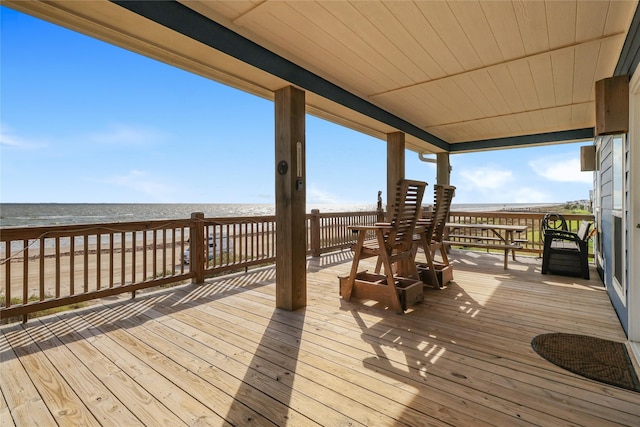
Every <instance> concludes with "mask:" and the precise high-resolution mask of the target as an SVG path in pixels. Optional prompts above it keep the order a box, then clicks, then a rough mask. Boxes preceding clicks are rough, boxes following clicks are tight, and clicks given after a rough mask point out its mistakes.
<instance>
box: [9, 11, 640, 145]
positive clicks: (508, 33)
mask: <svg viewBox="0 0 640 427" xmlns="http://www.w3.org/2000/svg"><path fill="white" fill-rule="evenodd" d="M22 3H23V2H14V1H8V2H6V3H5V4H8V5H10V6H11V7H15V8H16V9H19V10H23V11H26V12H27V13H32V14H35V15H36V16H41V17H45V19H49V20H53V21H54V22H58V23H60V24H62V25H66V26H69V27H71V28H74V29H76V30H79V31H82V32H85V33H88V34H91V35H94V36H98V37H100V38H103V39H106V40H108V41H110V42H112V43H116V44H119V45H121V46H124V47H126V48H129V49H132V50H134V51H138V52H140V53H143V54H145V55H149V56H152V57H155V58H157V59H160V60H163V61H165V62H169V63H172V64H174V65H177V66H180V67H182V68H186V69H188V70H190V71H193V72H196V73H199V74H202V75H205V76H207V77H210V78H213V79H215V80H219V81H222V82H224V83H226V84H230V85H233V86H236V87H239V88H241V89H243V90H247V91H249V92H252V93H255V94H257V95H260V96H265V97H271V96H272V93H273V91H275V90H277V89H279V88H280V87H282V86H283V85H285V84H287V82H286V81H283V79H281V78H277V77H275V76H272V75H268V74H267V73H265V72H264V71H262V70H259V69H256V68H254V67H251V66H249V65H247V64H244V63H241V62H240V61H238V60H235V59H233V58H230V57H227V56H226V55H224V54H221V53H219V52H214V50H213V49H212V48H210V47H207V46H205V45H203V44H201V43H198V42H195V41H194V40H191V39H188V38H187V37H185V36H184V35H182V34H178V33H176V32H174V31H172V30H169V29H167V28H164V27H162V28H160V27H159V24H156V23H153V22H146V21H145V19H144V18H142V17H140V16H135V14H133V13H132V12H130V11H127V10H125V9H122V8H120V7H119V6H118V5H115V4H113V3H109V2H92V3H94V4H93V6H88V5H87V3H85V2H79V3H82V6H80V5H78V4H75V3H74V2H65V1H61V2H53V3H49V4H47V5H46V6H42V5H40V6H34V5H33V4H32V5H24V4H22ZM36 3H39V2H36ZM96 3H97V4H96ZM181 3H182V4H184V5H185V6H187V7H188V8H190V9H192V10H193V11H196V12H197V13H199V14H201V15H203V16H205V17H207V18H209V19H211V20H213V21H215V22H217V23H219V24H222V25H223V26H225V27H227V28H228V29H230V30H232V31H234V32H236V33H238V34H240V35H242V36H243V37H245V38H247V39H249V40H251V41H253V42H255V43H257V44H259V45H260V46H262V47H265V48H267V49H268V50H270V51H271V52H273V53H275V54H277V55H279V56H281V57H283V58H285V59H287V60H289V61H291V62H292V63H294V64H297V65H298V66H300V67H303V68H304V69H306V70H308V71H310V72H312V73H314V74H316V75H317V76H320V77H321V78H323V79H326V80H327V81H329V82H331V83H333V84H335V85H337V86H339V87H340V88H342V89H344V90H346V91H348V92H350V93H352V94H354V95H356V96H358V97H360V98H361V99H363V100H365V101H368V102H369V103H371V104H373V105H374V106H377V107H379V108H381V109H382V110H385V111H387V112H389V113H391V114H393V115H394V116H397V117H398V118H400V119H402V120H404V121H406V122H408V123H409V124H411V125H413V126H415V127H417V128H418V129H421V130H423V131H425V132H428V134H431V135H434V136H436V137H437V138H440V139H441V140H444V141H446V142H447V143H450V144H452V146H451V147H454V146H455V144H463V143H466V142H470V141H482V140H487V139H494V138H507V137H513V136H522V135H533V134H541V133H547V132H558V131H568V130H576V129H585V128H593V127H594V125H595V90H594V84H595V82H596V81H597V80H600V79H603V78H606V77H610V76H612V75H613V73H614V69H615V67H616V63H617V61H618V58H619V56H620V52H621V50H622V47H623V44H624V41H625V38H626V35H627V32H628V30H629V26H630V24H631V22H632V19H633V16H634V13H635V12H636V8H637V3H638V2H637V1H526V0H525V1H510V2H495V1H456V2H439V1H416V2H413V1H353V2H351V1H238V0H233V1H200V0H197V1H191V0H183V1H181ZM54 9H55V10H54ZM72 16H75V18H74V17H72ZM78 17H81V18H82V20H79V19H78ZM321 95H322V94H313V93H309V94H308V96H307V102H308V111H309V112H310V113H313V114H316V115H319V116H321V117H324V118H327V119H329V120H332V121H335V122H338V123H340V124H343V125H346V126H349V127H352V128H355V129H357V130H360V131H364V132H366V133H368V134H371V135H374V136H377V137H384V134H385V133H387V132H393V131H394V130H395V129H394V128H393V126H389V124H388V123H380V122H379V121H377V120H374V119H371V118H369V117H367V116H366V115H364V114H361V113H358V112H354V111H352V110H350V109H348V108H346V107H344V106H342V105H340V104H339V103H336V102H333V101H330V100H327V99H325V98H323V97H322V96H321ZM423 139H424V138H423ZM407 145H408V147H407V148H409V149H412V150H414V151H418V152H425V153H429V152H438V151H443V147H442V144H437V143H436V144H434V143H433V141H428V140H427V141H424V140H421V139H420V138H417V137H416V136H415V135H409V136H408V138H407Z"/></svg>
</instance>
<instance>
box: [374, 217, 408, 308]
mask: <svg viewBox="0 0 640 427" xmlns="http://www.w3.org/2000/svg"><path fill="white" fill-rule="evenodd" d="M376 235H377V236H378V244H379V247H381V248H384V236H383V235H382V232H381V231H379V230H377V231H376ZM378 259H381V261H382V266H383V267H384V274H385V276H386V277H387V295H388V297H389V305H390V306H391V308H392V309H394V310H395V311H396V313H398V314H403V313H404V310H402V305H401V304H400V298H399V297H398V292H397V291H396V283H395V279H394V278H393V268H392V266H391V262H390V261H389V256H388V254H387V252H386V251H384V250H381V251H380V255H379V256H378Z"/></svg>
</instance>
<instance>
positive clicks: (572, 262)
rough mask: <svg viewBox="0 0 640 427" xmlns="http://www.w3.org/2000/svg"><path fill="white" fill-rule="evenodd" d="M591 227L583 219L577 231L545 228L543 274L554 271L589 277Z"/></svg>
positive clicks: (564, 274)
mask: <svg viewBox="0 0 640 427" xmlns="http://www.w3.org/2000/svg"><path fill="white" fill-rule="evenodd" d="M590 228H591V224H590V223H589V222H587V221H582V223H581V224H580V229H579V230H578V232H577V233H572V232H570V231H565V230H557V229H551V228H550V229H547V230H545V233H544V252H543V253H542V274H547V273H549V272H552V273H554V274H559V275H562V276H579V277H582V278H583V279H588V278H589V258H588V256H589V238H590V237H591V235H590V234H589V229H590Z"/></svg>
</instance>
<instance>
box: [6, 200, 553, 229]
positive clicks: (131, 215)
mask: <svg viewBox="0 0 640 427" xmlns="http://www.w3.org/2000/svg"><path fill="white" fill-rule="evenodd" d="M537 206H541V204H535V205H534V204H522V203H511V204H455V203H454V204H453V205H452V206H451V209H452V210H454V211H467V212H482V211H500V210H508V209H510V208H516V209H525V208H530V207H537ZM311 209H319V210H320V212H359V211H373V210H375V209H376V205H375V204H351V205H350V204H325V205H310V206H308V207H307V212H311ZM193 212H203V213H204V215H205V217H207V218H216V217H230V216H263V215H274V214H275V205H273V204H220V203H207V204H184V203H179V204H126V203H98V204H92V203H79V204H75V203H42V204H41V203H2V204H0V227H37V226H48V225H72V224H101V223H113V222H133V221H149V220H156V219H159V220H162V219H185V218H190V217H191V214H192V213H193Z"/></svg>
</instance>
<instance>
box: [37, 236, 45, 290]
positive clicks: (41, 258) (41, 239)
mask: <svg viewBox="0 0 640 427" xmlns="http://www.w3.org/2000/svg"><path fill="white" fill-rule="evenodd" d="M39 243H40V269H39V271H38V274H39V276H40V286H39V296H40V301H44V259H45V258H44V246H45V241H44V237H40V242H39Z"/></svg>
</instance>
